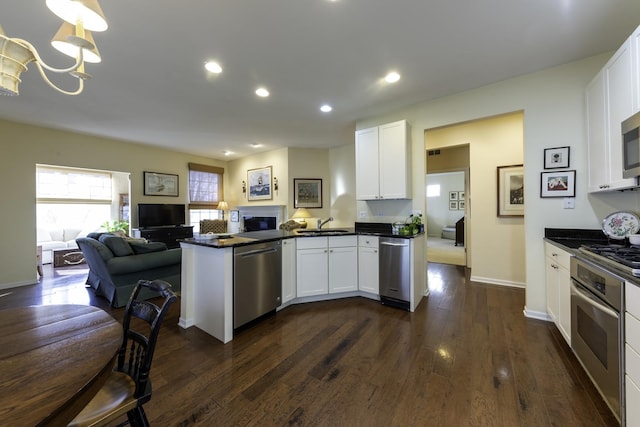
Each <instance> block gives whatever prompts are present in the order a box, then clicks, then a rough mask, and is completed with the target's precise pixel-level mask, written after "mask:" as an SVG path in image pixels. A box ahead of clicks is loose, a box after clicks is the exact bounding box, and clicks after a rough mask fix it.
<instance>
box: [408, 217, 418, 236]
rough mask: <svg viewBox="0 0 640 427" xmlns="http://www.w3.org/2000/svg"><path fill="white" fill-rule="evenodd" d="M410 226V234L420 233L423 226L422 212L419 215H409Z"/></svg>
mask: <svg viewBox="0 0 640 427" xmlns="http://www.w3.org/2000/svg"><path fill="white" fill-rule="evenodd" d="M406 223H407V225H408V228H409V234H418V233H419V232H420V231H422V230H421V228H422V214H418V215H413V214H411V215H409V218H407V221H406Z"/></svg>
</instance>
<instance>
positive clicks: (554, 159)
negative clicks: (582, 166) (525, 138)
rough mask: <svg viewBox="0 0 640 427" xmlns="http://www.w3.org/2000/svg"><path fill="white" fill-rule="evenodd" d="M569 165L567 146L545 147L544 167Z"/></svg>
mask: <svg viewBox="0 0 640 427" xmlns="http://www.w3.org/2000/svg"><path fill="white" fill-rule="evenodd" d="M568 167H569V147H557V148H545V150H544V168H545V169H561V168H568Z"/></svg>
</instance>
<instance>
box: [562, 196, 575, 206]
mask: <svg viewBox="0 0 640 427" xmlns="http://www.w3.org/2000/svg"><path fill="white" fill-rule="evenodd" d="M575 207H576V199H575V197H565V198H564V208H565V209H575Z"/></svg>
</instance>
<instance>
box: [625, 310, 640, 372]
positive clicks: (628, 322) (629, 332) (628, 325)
mask: <svg viewBox="0 0 640 427" xmlns="http://www.w3.org/2000/svg"><path fill="white" fill-rule="evenodd" d="M624 322H625V325H624V341H625V342H626V343H627V344H629V345H630V346H631V347H632V348H634V349H635V350H636V351H637V352H640V320H638V319H636V318H635V317H634V316H632V315H630V314H629V313H625V314H624ZM638 382H639V383H640V379H639V381H638Z"/></svg>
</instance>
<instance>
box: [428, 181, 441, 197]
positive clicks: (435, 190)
mask: <svg viewBox="0 0 640 427" xmlns="http://www.w3.org/2000/svg"><path fill="white" fill-rule="evenodd" d="M439 196H440V184H431V185H427V197H439Z"/></svg>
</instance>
